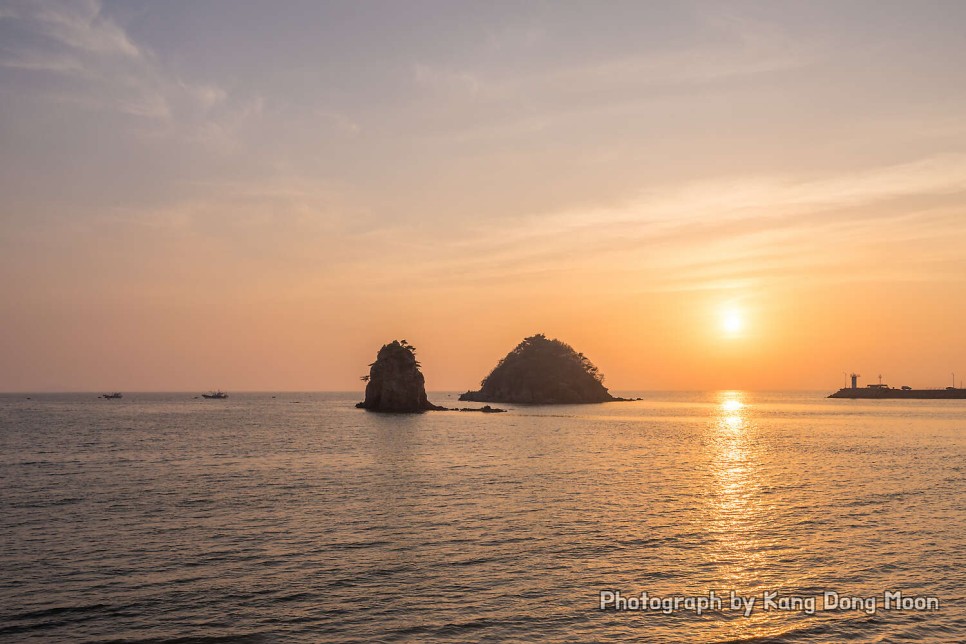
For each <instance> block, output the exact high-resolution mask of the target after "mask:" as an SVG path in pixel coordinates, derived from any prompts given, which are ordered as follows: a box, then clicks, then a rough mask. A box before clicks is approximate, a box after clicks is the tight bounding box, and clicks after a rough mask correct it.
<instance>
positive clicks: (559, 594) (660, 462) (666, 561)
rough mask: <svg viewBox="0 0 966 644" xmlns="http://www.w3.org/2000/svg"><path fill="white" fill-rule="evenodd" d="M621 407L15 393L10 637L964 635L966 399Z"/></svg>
mask: <svg viewBox="0 0 966 644" xmlns="http://www.w3.org/2000/svg"><path fill="white" fill-rule="evenodd" d="M622 393H623V395H641V396H644V397H645V398H646V400H644V401H642V402H621V403H609V404H605V405H588V406H560V407H515V406H508V405H506V406H505V407H507V408H509V409H510V412H509V413H506V414H490V415H483V414H470V413H455V412H454V413H451V412H434V413H427V414H423V415H415V416H392V415H381V414H372V413H366V412H364V411H361V410H357V409H354V408H353V407H352V404H353V403H354V402H356V401H357V400H358V399H359V395H358V394H319V393H314V394H310V393H277V394H233V395H232V396H231V398H229V399H228V400H223V401H217V400H201V399H194V398H193V397H192V394H126V395H125V397H124V399H123V400H100V399H97V398H96V397H95V394H62V395H52V394H48V395H43V394H40V395H32V396H31V398H32V400H27V399H26V396H25V395H4V396H0V639H2V640H9V641H23V640H36V641H43V642H57V641H71V642H74V641H135V642H137V641H151V642H164V641H179V640H182V639H183V640H184V641H189V639H188V638H190V641H222V640H223V641H244V642H324V641H333V642H352V641H358V642H378V641H385V642H394V641H417V642H431V641H453V642H475V641H518V642H533V641H573V642H583V641H618V640H637V641H645V642H648V641H649V642H766V641H767V642H770V641H775V642H804V641H817V642H832V641H834V642H843V641H849V642H899V641H914V642H955V641H964V640H966V598H964V595H966V554H964V553H966V401H849V400H826V399H824V398H823V397H822V394H821V393H785V394H779V393H749V392H713V393H691V394H689V393H656V392H652V393H648V392H642V393H639V394H638V393H636V392H622ZM430 399H431V400H433V401H434V402H436V403H439V404H444V405H447V406H449V405H453V404H455V395H453V394H435V395H431V396H430ZM711 590H713V591H715V593H717V594H718V595H720V596H723V597H724V599H725V602H724V606H723V607H722V608H721V609H714V610H710V611H708V612H704V613H703V614H701V615H697V614H696V611H694V610H689V609H687V608H685V607H680V610H676V611H672V612H670V613H667V614H665V613H662V612H661V610H660V609H658V610H651V609H650V608H649V609H648V610H613V609H612V608H608V609H607V610H601V609H600V608H599V606H600V597H601V595H600V593H601V591H608V592H611V593H613V592H615V591H620V592H621V594H622V596H624V597H625V598H627V597H640V594H641V593H642V592H647V593H648V596H649V597H651V598H653V597H657V598H659V599H660V598H673V597H674V596H681V597H687V596H691V597H695V596H704V597H707V596H708V593H709V591H711ZM730 591H734V592H735V593H737V594H738V595H740V596H755V597H756V602H757V603H758V606H756V607H755V608H754V609H753V611H752V612H751V614H750V615H749V616H747V617H746V616H744V615H743V612H742V610H732V609H731V607H730V604H729V602H728V599H729V595H728V593H729V592H730ZM826 591H830V592H837V593H839V594H840V596H849V597H858V598H860V599H861V600H862V602H864V603H863V606H867V605H868V604H867V598H870V597H871V598H874V599H875V600H876V606H875V607H874V610H873V611H869V610H865V609H862V608H852V609H849V610H823V608H825V605H824V604H823V601H822V598H823V595H822V594H823V593H824V592H826ZM887 591H890V592H901V593H902V594H903V596H905V597H906V598H907V600H908V598H910V597H912V596H919V597H922V598H925V597H935V598H937V599H938V601H939V602H940V604H939V608H938V609H933V610H926V611H917V610H913V609H909V610H888V611H887V610H885V609H884V606H883V604H884V595H883V593H885V592H887ZM770 592H775V593H777V595H776V598H775V601H776V602H777V601H778V600H779V599H780V598H792V597H799V598H807V597H813V598H816V610H815V611H814V612H811V611H806V610H805V609H804V608H803V607H802V606H785V608H788V610H783V609H781V608H770V609H768V610H765V609H764V607H762V606H761V602H762V601H764V593H770ZM789 601H791V600H789ZM802 601H804V599H803V600H802ZM924 601H925V600H924ZM913 603H914V602H913ZM912 608H914V606H912ZM810 612H811V614H810Z"/></svg>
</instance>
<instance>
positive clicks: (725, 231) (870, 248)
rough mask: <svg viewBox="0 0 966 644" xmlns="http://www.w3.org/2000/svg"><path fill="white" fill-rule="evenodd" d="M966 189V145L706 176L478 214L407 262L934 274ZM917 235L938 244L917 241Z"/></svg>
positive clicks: (701, 278) (420, 246) (773, 277)
mask: <svg viewBox="0 0 966 644" xmlns="http://www.w3.org/2000/svg"><path fill="white" fill-rule="evenodd" d="M960 194H966V156H964V155H943V156H937V157H930V158H926V159H922V160H919V161H915V162H911V163H906V164H899V165H894V166H885V167H877V168H869V169H866V170H864V171H857V172H854V173H852V174H849V175H830V176H825V177H814V178H811V179H807V180H806V179H801V178H798V179H794V178H789V177H776V176H751V177H735V178H732V179H728V180H718V181H711V182H698V183H693V184H685V185H680V186H677V187H672V186H669V187H668V188H667V189H666V190H665V191H664V192H663V193H662V194H659V195H655V194H649V195H643V196H641V197H640V198H638V199H634V200H630V201H628V202H626V203H624V204H622V205H619V206H615V207H608V208H599V209H590V210H587V209H577V210H567V211H563V212H559V213H551V214H549V215H534V216H532V217H530V218H528V219H525V220H523V221H519V222H516V223H515V224H510V225H505V226H501V227H499V228H498V229H494V227H492V226H489V225H487V226H485V227H483V226H481V227H473V226H472V225H470V226H469V228H468V229H462V230H460V231H458V232H455V233H454V234H453V238H452V239H451V240H449V241H448V243H447V247H446V249H445V250H439V249H437V248H434V247H433V246H431V243H432V241H431V240H427V241H422V242H421V241H420V240H411V241H410V247H409V248H407V249H406V250H405V252H406V253H407V254H410V255H413V256H422V257H428V258H429V259H428V260H427V261H426V262H424V263H413V264H411V265H409V266H408V268H407V270H409V271H413V272H414V273H416V274H419V275H422V279H432V280H442V281H443V282H446V281H449V280H455V281H456V282H460V283H465V282H467V281H470V282H473V283H486V282H492V281H498V282H504V281H508V282H512V281H514V280H518V279H520V278H521V277H522V276H531V277H533V276H543V277H540V279H553V278H551V277H546V276H551V275H554V274H557V275H562V274H567V275H571V276H583V277H585V278H586V277H587V276H593V279H602V278H604V277H605V276H609V277H610V278H615V277H616V278H619V279H624V278H626V277H627V276H628V275H630V274H634V275H636V276H637V280H636V281H637V282H638V283H639V284H642V285H644V286H642V288H647V289H650V290H668V289H670V290H693V289H706V288H715V289H717V288H725V287H728V288H734V287H746V286H748V285H749V284H751V283H757V284H759V285H761V284H766V283H774V282H780V281H782V280H785V279H788V278H790V277H795V278H796V279H798V280H800V281H801V280H803V279H805V280H806V281H808V280H811V281H814V280H836V281H842V280H851V279H869V278H883V276H885V275H887V274H888V271H885V270H883V268H882V261H881V260H883V258H884V257H885V258H887V259H889V260H890V261H889V262H888V263H889V264H895V263H896V262H897V261H898V260H900V259H904V260H906V261H908V262H914V263H916V264H917V265H918V266H920V271H925V272H926V273H928V271H929V270H931V268H930V267H932V268H935V269H936V270H939V269H940V268H942V267H941V266H940V264H941V262H942V261H943V260H949V259H955V258H957V257H959V254H958V253H959V251H958V250H956V249H957V248H959V245H960V244H962V243H966V238H964V232H963V231H962V227H961V210H960V209H959V208H958V206H957V205H956V204H955V203H953V204H950V203H947V202H946V201H948V200H952V201H953V202H955V201H956V200H957V198H958V195H960ZM944 200H946V201H944ZM936 202H938V203H936ZM385 234H386V235H387V236H392V235H393V233H392V232H391V231H386V232H385ZM914 240H932V243H930V244H928V245H926V246H921V247H919V246H912V245H911V242H912V241H914ZM923 248H928V249H929V250H928V251H926V250H923ZM890 253H891V254H892V256H888V255H889V254H890ZM862 266H865V268H861V267H862ZM845 267H850V268H848V270H846V269H845ZM906 268H907V269H908V266H907V267H906ZM945 270H946V269H945V268H943V269H942V271H945ZM926 273H923V272H919V273H916V274H915V275H913V274H912V273H908V274H907V277H909V276H910V275H912V276H913V277H916V278H917V279H918V278H921V277H922V276H923V275H924V274H926ZM947 276H948V274H946V273H944V275H943V277H944V278H945V277H947ZM604 283H605V282H603V281H602V282H601V284H604Z"/></svg>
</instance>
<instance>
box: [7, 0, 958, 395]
mask: <svg viewBox="0 0 966 644" xmlns="http://www.w3.org/2000/svg"><path fill="white" fill-rule="evenodd" d="M38 6H39V5H38ZM379 6H380V8H381V11H368V12H366V11H361V10H357V9H355V8H353V7H350V6H341V7H340V6H331V5H330V6H322V5H320V6H315V7H312V6H307V7H303V8H302V13H299V12H292V13H291V15H289V14H288V13H286V14H285V15H280V14H277V13H275V12H274V11H273V9H272V8H271V7H269V6H267V5H262V6H257V5H255V6H243V7H239V8H238V10H237V12H232V15H225V12H220V11H217V10H216V8H214V7H212V6H192V5H190V4H189V5H186V6H174V5H168V4H166V3H146V4H143V5H140V4H137V3H132V4H129V5H121V6H114V5H102V4H100V3H98V2H95V1H93V0H90V1H85V2H74V3H66V4H60V3H56V2H53V3H48V4H44V5H43V10H42V11H41V10H40V9H37V8H36V7H32V6H20V5H17V6H14V7H11V8H7V9H3V10H0V38H2V39H3V42H4V43H5V47H4V50H3V52H2V56H0V95H2V97H3V101H4V109H3V111H2V113H0V137H2V138H0V141H2V146H0V208H2V211H0V271H2V275H3V276H4V279H3V281H2V284H0V324H2V330H3V333H2V337H0V390H3V391H37V390H94V391H100V390H105V391H106V390H112V391H113V390H122V391H137V390H189V391H193V390H201V389H210V388H216V387H221V388H223V389H227V390H232V391H238V390H347V389H361V386H360V385H361V383H360V382H359V380H358V378H359V376H360V375H362V374H363V373H365V371H366V369H367V365H368V363H369V362H371V361H372V359H373V357H374V355H375V352H376V351H377V350H378V348H379V347H380V346H381V345H382V344H383V343H385V342H388V341H390V340H392V339H407V340H409V341H410V342H411V343H412V344H414V345H415V346H416V347H417V349H418V353H419V357H420V361H421V362H422V364H423V370H424V373H425V375H426V379H427V387H428V388H429V389H430V390H466V389H469V388H475V387H476V385H477V384H478V382H479V380H480V379H481V378H482V377H484V376H485V375H486V374H487V373H488V371H489V370H490V369H491V368H492V367H493V366H494V365H495V363H496V361H497V360H498V359H499V358H500V357H502V356H503V355H504V354H505V353H506V352H507V351H509V350H510V349H511V348H512V347H513V346H515V345H516V344H517V343H518V342H519V341H520V340H521V339H522V338H523V337H524V336H526V335H530V334H533V333H537V332H543V333H546V334H547V335H549V336H551V337H557V338H560V339H561V340H564V341H566V342H568V343H570V344H572V345H573V346H575V347H576V348H577V349H578V350H579V351H582V352H584V353H585V354H586V355H587V356H588V357H590V359H591V360H593V361H594V363H595V364H597V366H598V367H599V368H600V369H601V371H602V372H603V373H604V374H605V376H606V382H605V384H607V385H608V386H609V387H610V388H611V389H613V390H618V391H620V390H633V389H818V390H832V389H834V388H836V387H839V386H841V384H842V381H843V376H842V374H843V371H846V370H848V371H851V370H855V371H858V372H859V373H861V374H863V376H864V378H863V382H873V381H875V380H876V379H877V375H878V374H880V373H881V374H882V375H883V381H884V382H888V383H890V384H893V385H902V384H909V385H914V386H946V385H948V384H950V383H951V381H952V375H951V373H952V372H956V373H957V374H960V375H957V376H956V378H957V380H958V379H959V378H960V377H963V376H966V342H964V341H963V338H964V333H963V332H964V321H966V126H964V123H966V121H964V119H963V116H964V115H963V108H962V106H963V105H966V83H963V82H962V81H963V76H962V69H961V61H962V60H963V55H964V54H966V52H964V51H963V41H962V29H961V28H962V25H963V24H966V8H964V5H961V4H957V3H923V4H919V3H916V4H915V6H914V5H913V4H909V5H907V6H904V5H888V6H885V5H882V4H880V3H861V2H857V3H849V4H848V6H843V5H841V3H820V2H816V3H808V4H805V3H802V4H801V5H794V4H792V5H781V6H778V5H772V4H771V3H761V4H746V3H734V4H729V3H715V4H712V5H709V4H704V3H694V4H691V3H668V4H666V5H656V4H651V3H642V4H641V5H635V4H630V5H617V4H615V5H613V6H612V7H611V8H610V10H609V11H599V10H597V9H595V8H594V7H593V5H592V4H591V5H587V7H586V8H581V7H580V6H577V5H573V6H554V5H549V6H544V5H539V6H538V5H536V4H534V5H531V6H530V7H529V9H528V10H527V11H517V12H514V11H509V10H508V9H507V8H506V7H497V6H492V7H491V6H482V5H481V6H464V7H463V8H462V10H461V11H443V10H442V8H443V7H444V6H445V5H436V4H434V3H425V4H416V5H413V6H411V7H409V8H407V10H406V11H403V10H402V8H401V7H396V6H395V5H392V4H387V5H379ZM236 14H237V15H236ZM172 25H177V28H176V29H175V28H173V27H172ZM728 316H732V317H733V318H736V319H737V322H736V323H740V327H741V328H740V329H739V330H737V331H735V330H731V331H729V330H728V329H726V328H725V327H726V324H725V321H726V318H727V317H728Z"/></svg>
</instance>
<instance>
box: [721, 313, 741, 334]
mask: <svg viewBox="0 0 966 644" xmlns="http://www.w3.org/2000/svg"><path fill="white" fill-rule="evenodd" d="M721 325H722V327H723V328H724V331H725V333H727V334H728V335H737V334H738V333H739V332H741V329H742V327H743V326H744V324H743V321H742V319H741V313H739V312H738V311H736V310H734V309H731V310H728V311H725V313H724V316H723V317H722V319H721Z"/></svg>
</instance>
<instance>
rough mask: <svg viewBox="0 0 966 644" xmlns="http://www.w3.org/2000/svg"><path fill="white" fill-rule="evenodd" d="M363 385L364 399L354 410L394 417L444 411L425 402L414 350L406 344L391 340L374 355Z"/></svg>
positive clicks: (424, 389)
mask: <svg viewBox="0 0 966 644" xmlns="http://www.w3.org/2000/svg"><path fill="white" fill-rule="evenodd" d="M362 380H363V381H365V382H366V399H365V401H363V402H361V403H358V404H357V405H356V407H359V408H361V409H368V410H369V411H385V412H395V413H418V412H423V411H431V410H444V409H445V407H439V406H438V405H434V404H433V403H431V402H429V400H428V399H427V398H426V384H425V379H424V378H423V374H422V372H420V371H419V363H418V362H417V361H416V348H415V347H413V346H412V345H411V344H409V343H408V342H406V341H405V340H402V341H400V340H393V341H392V342H390V343H389V344H385V345H383V347H382V348H381V349H379V353H378V354H376V361H375V362H373V363H372V364H371V365H369V375H368V376H363V377H362Z"/></svg>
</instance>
